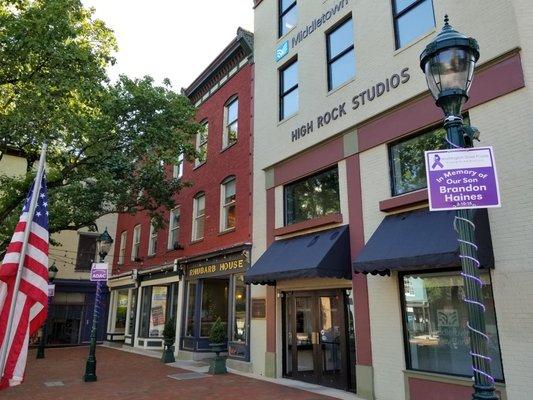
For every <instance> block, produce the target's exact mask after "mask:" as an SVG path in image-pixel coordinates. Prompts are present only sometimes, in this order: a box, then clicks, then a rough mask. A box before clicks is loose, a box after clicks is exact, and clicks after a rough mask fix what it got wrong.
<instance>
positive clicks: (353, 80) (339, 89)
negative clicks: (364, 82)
mask: <svg viewBox="0 0 533 400" xmlns="http://www.w3.org/2000/svg"><path fill="white" fill-rule="evenodd" d="M356 79H357V76H354V77H353V78H350V79H348V80H347V81H346V82H344V83H342V84H341V85H339V86H337V87H336V88H334V89H331V90H328V93H327V94H326V97H328V96H331V95H334V94H336V93H337V92H339V91H341V90H342V89H344V88H345V87H346V86H348V85H349V84H351V83H352V82H355V80H356Z"/></svg>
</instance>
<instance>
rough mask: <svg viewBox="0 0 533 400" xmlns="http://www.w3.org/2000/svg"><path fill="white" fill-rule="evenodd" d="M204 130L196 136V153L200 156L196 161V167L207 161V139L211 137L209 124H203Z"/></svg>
mask: <svg viewBox="0 0 533 400" xmlns="http://www.w3.org/2000/svg"><path fill="white" fill-rule="evenodd" d="M202 125H203V129H202V130H201V131H200V132H198V134H197V135H196V151H197V152H198V154H199V156H198V158H197V159H196V161H195V166H199V165H201V164H203V163H205V162H206V161H207V139H208V137H209V123H208V122H207V121H205V122H203V123H202Z"/></svg>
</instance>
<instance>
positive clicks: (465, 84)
mask: <svg viewBox="0 0 533 400" xmlns="http://www.w3.org/2000/svg"><path fill="white" fill-rule="evenodd" d="M478 59H479V45H478V43H477V41H476V40H475V39H473V38H470V37H466V36H465V35H463V34H462V33H459V32H457V31H456V30H455V29H453V28H452V26H451V25H450V24H449V19H448V16H447V15H446V16H445V18H444V27H443V28H442V30H441V32H440V33H439V34H438V35H437V37H436V38H435V39H433V41H431V43H429V44H428V45H427V46H426V48H425V49H424V51H423V52H422V54H421V55H420V68H422V71H424V74H425V75H426V81H427V84H428V87H429V90H430V92H431V94H432V95H433V98H434V99H435V100H436V104H437V105H438V106H439V107H440V108H442V110H443V111H444V114H445V115H446V116H460V115H461V109H462V107H463V104H464V103H465V102H466V101H467V100H468V91H469V90H470V85H471V84H472V78H473V75H474V67H475V65H476V61H477V60H478Z"/></svg>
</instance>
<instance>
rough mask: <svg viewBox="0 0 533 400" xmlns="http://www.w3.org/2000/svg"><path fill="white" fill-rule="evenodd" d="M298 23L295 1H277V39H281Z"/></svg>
mask: <svg viewBox="0 0 533 400" xmlns="http://www.w3.org/2000/svg"><path fill="white" fill-rule="evenodd" d="M297 23H298V7H297V5H296V0H279V28H278V30H279V37H282V36H283V35H285V34H286V33H287V32H289V31H290V30H291V29H292V28H294V27H295V26H296V24H297Z"/></svg>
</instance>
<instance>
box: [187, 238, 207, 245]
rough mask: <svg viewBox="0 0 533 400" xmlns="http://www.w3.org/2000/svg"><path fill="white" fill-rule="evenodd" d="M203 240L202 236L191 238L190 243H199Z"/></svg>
mask: <svg viewBox="0 0 533 400" xmlns="http://www.w3.org/2000/svg"><path fill="white" fill-rule="evenodd" d="M203 241H204V238H200V239H194V240H191V242H190V244H196V243H200V242H203Z"/></svg>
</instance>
